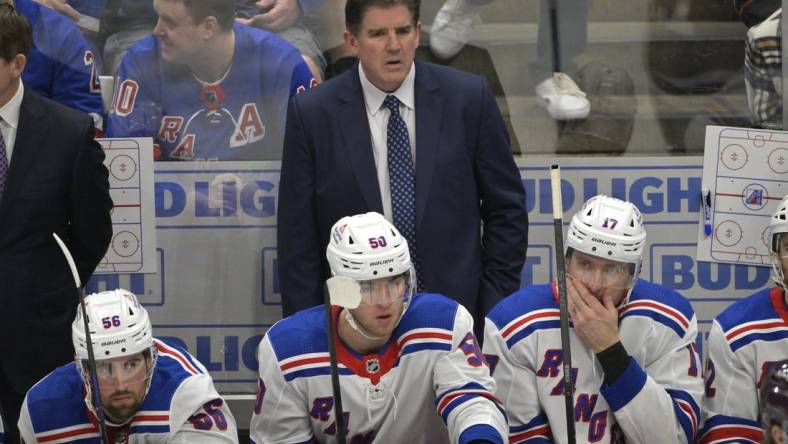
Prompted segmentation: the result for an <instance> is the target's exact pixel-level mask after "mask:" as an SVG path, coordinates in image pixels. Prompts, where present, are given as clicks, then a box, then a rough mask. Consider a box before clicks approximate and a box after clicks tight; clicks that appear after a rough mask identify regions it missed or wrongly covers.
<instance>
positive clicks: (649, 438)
mask: <svg viewBox="0 0 788 444" xmlns="http://www.w3.org/2000/svg"><path fill="white" fill-rule="evenodd" d="M697 334H698V323H697V319H696V318H695V316H693V317H692V320H691V321H690V325H689V328H688V329H687V330H686V331H685V332H684V335H683V336H682V337H679V336H678V335H677V334H676V333H675V332H674V331H673V330H671V329H669V328H667V327H665V326H662V325H661V324H659V325H657V326H656V327H655V330H654V332H653V333H652V335H654V337H656V338H658V339H654V340H655V341H656V342H657V344H658V345H657V346H656V347H655V348H656V350H657V352H656V353H655V356H654V358H653V360H650V362H649V363H647V364H646V365H645V367H642V366H641V365H640V364H639V363H638V361H636V360H635V359H634V358H633V359H631V360H630V363H629V366H628V367H627V369H626V370H625V371H624V373H623V374H622V375H621V376H620V377H619V378H618V379H617V380H616V381H615V382H614V383H613V384H612V385H607V384H605V383H603V384H602V387H601V393H602V396H604V397H605V400H606V401H607V403H608V405H610V408H611V410H612V411H613V414H614V415H615V417H616V421H617V423H618V425H619V426H620V427H621V431H622V432H623V433H624V436H625V437H626V442H627V443H649V442H655V438H654V437H662V438H661V439H662V440H659V441H656V442H665V443H694V442H695V438H696V436H697V433H698V427H699V421H700V400H701V396H702V392H703V381H702V379H701V377H700V368H699V367H700V363H699V361H700V358H699V357H698V353H697V351H696V350H695V346H694V344H695V339H696V337H697Z"/></svg>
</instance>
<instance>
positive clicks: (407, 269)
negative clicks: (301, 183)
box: [326, 212, 416, 339]
mask: <svg viewBox="0 0 788 444" xmlns="http://www.w3.org/2000/svg"><path fill="white" fill-rule="evenodd" d="M326 258H327V259H328V264H329V266H330V267H331V273H332V274H333V275H334V277H332V278H331V279H329V281H328V282H327V284H328V287H329V293H330V294H331V303H332V304H333V305H340V306H343V307H346V308H349V309H351V310H352V309H354V308H357V307H358V306H359V305H361V304H377V303H384V302H391V301H393V300H394V299H402V301H403V306H402V313H401V315H400V319H402V316H404V314H405V311H406V310H407V309H408V306H409V305H410V300H411V298H412V297H413V293H414V289H415V287H416V285H415V282H416V272H415V270H414V268H413V265H412V264H411V261H410V252H409V250H408V242H407V240H405V238H404V237H403V236H402V234H400V232H399V231H398V230H397V228H396V227H394V225H393V224H391V223H390V222H389V221H387V220H386V219H385V218H384V217H383V216H382V215H380V214H378V213H375V212H369V213H366V214H358V215H355V216H347V217H343V218H342V219H340V220H339V221H338V222H337V223H336V224H334V226H333V227H332V228H331V240H330V241H329V244H328V247H327V248H326ZM400 275H402V276H403V279H404V282H403V281H402V280H396V281H392V282H389V283H386V284H385V285H383V286H382V287H381V285H379V284H378V285H377V286H376V284H374V283H373V282H371V281H375V280H377V279H381V278H389V277H394V276H400ZM337 282H344V284H341V285H340V284H337ZM348 284H349V285H348ZM381 288H385V290H381ZM351 310H347V311H346V314H345V316H346V317H347V319H348V322H349V323H350V326H351V327H353V328H354V329H355V330H357V331H359V332H360V333H361V334H362V335H363V336H365V337H367V338H368V339H381V337H380V336H374V335H372V334H371V333H369V332H367V331H365V329H364V328H363V327H362V326H361V325H359V324H358V323H357V322H356V320H355V319H354V317H353V314H352V313H351ZM398 322H399V320H398Z"/></svg>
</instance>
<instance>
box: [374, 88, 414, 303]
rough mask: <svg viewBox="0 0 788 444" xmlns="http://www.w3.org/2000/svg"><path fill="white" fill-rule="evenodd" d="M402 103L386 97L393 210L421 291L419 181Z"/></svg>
mask: <svg viewBox="0 0 788 444" xmlns="http://www.w3.org/2000/svg"><path fill="white" fill-rule="evenodd" d="M399 103H400V102H399V100H398V99H397V98H396V97H395V96H386V100H384V101H383V104H384V105H386V108H388V109H389V111H390V113H391V114H390V116H389V124H388V129H387V135H386V145H387V147H388V161H389V186H390V188H391V210H392V212H393V213H394V226H395V227H397V229H398V230H399V231H400V233H402V235H403V236H405V239H407V240H408V247H410V257H411V260H412V262H413V266H414V268H416V278H417V285H416V288H417V290H418V291H421V290H422V288H423V286H422V279H421V270H419V268H420V266H421V263H420V261H419V256H418V255H417V254H416V178H415V176H414V174H413V159H412V157H411V153H410V139H409V138H408V127H407V126H405V121H404V120H402V117H401V116H400V115H399Z"/></svg>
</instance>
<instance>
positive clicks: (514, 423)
mask: <svg viewBox="0 0 788 444" xmlns="http://www.w3.org/2000/svg"><path fill="white" fill-rule="evenodd" d="M566 243H567V250H566V275H567V307H568V311H569V319H570V321H571V323H570V329H569V346H570V347H571V358H572V372H573V374H572V380H573V386H574V400H573V401H574V402H573V404H574V409H573V411H572V412H569V414H570V415H571V416H574V422H575V430H576V433H577V435H576V436H577V440H578V442H606V443H619V442H624V441H625V442H627V443H693V442H694V440H695V436H696V434H697V430H698V425H699V421H700V400H701V395H702V391H703V383H702V380H701V376H700V368H699V367H700V363H699V357H698V353H697V351H696V348H695V340H696V337H697V331H698V326H697V319H696V318H695V313H694V312H693V310H692V307H691V306H690V304H689V302H688V301H687V300H686V299H685V298H684V297H682V296H681V295H679V294H678V293H677V292H675V291H673V290H670V289H667V288H665V287H662V286H660V285H657V284H654V283H651V282H647V281H645V280H642V279H638V275H639V273H640V268H641V263H642V258H643V250H644V249H645V245H646V231H645V228H644V227H643V221H642V216H641V214H640V211H639V210H638V209H637V207H635V206H634V205H632V204H631V203H629V202H624V201H622V200H619V199H614V198H611V197H607V196H604V195H598V196H594V197H592V198H591V199H589V200H588V201H586V202H585V204H584V205H583V208H582V209H580V211H578V212H577V213H576V214H575V215H574V217H573V218H572V222H571V223H570V224H569V230H568V232H567V242H566ZM559 316H560V315H559V306H558V293H557V289H556V285H555V283H552V284H544V285H533V286H530V287H527V288H524V289H521V290H519V291H518V292H516V293H514V294H513V295H511V296H509V297H507V298H506V299H504V300H503V301H501V302H499V303H498V305H496V306H495V308H493V309H492V310H491V311H490V313H489V314H488V315H487V321H486V325H485V336H484V353H485V356H487V357H488V361H489V362H490V365H491V367H492V368H493V377H494V378H495V382H496V384H497V389H496V391H495V393H496V395H497V396H498V398H499V399H500V400H501V401H502V402H503V403H504V405H505V407H506V411H507V413H508V414H509V442H510V443H521V442H526V443H548V442H559V443H563V442H567V428H566V408H565V399H564V385H563V379H564V376H563V359H564V358H563V356H564V355H563V352H562V343H561V332H560V317H559ZM571 416H570V418H571Z"/></svg>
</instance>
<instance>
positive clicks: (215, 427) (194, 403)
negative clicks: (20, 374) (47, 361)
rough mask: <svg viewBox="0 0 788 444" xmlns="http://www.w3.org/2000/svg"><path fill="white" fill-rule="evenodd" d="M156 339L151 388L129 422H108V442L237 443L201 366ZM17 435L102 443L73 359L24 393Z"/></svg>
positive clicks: (50, 441) (55, 442)
mask: <svg viewBox="0 0 788 444" xmlns="http://www.w3.org/2000/svg"><path fill="white" fill-rule="evenodd" d="M155 341H156V348H157V351H158V360H157V361H156V367H155V368H154V371H153V376H152V379H151V385H150V390H148V394H147V396H146V397H145V400H144V401H143V403H142V406H141V407H140V411H139V412H137V414H136V415H134V417H132V418H131V419H130V420H129V421H128V422H126V423H125V424H112V423H109V422H108V423H107V430H108V434H109V439H110V442H113V443H118V444H143V443H151V444H152V443H169V444H174V443H182V444H186V443H195V444H206V443H216V444H226V443H237V442H238V431H237V429H236V426H235V419H234V418H233V415H232V413H231V412H230V409H229V408H228V407H227V404H226V403H225V402H224V400H223V399H222V398H221V396H219V394H218V393H217V392H216V389H215V388H214V386H213V380H212V379H211V377H210V375H208V372H207V370H206V369H205V367H203V365H202V364H200V362H199V361H197V360H196V359H195V358H194V357H193V356H191V355H190V354H189V353H188V352H186V351H184V350H182V349H180V348H178V347H176V346H171V345H168V344H166V343H164V342H163V341H161V340H159V339H155ZM19 433H20V435H21V437H22V439H23V440H24V442H25V443H26V444H33V443H47V444H60V443H80V444H91V443H95V444H100V443H101V439H100V437H99V428H98V422H97V420H96V417H95V415H94V414H93V412H92V411H90V410H88V408H87V406H86V405H85V387H84V384H83V382H82V378H81V377H80V376H79V370H78V369H77V367H76V365H75V364H74V363H70V364H67V365H64V366H62V367H59V368H57V369H55V370H54V371H53V372H51V373H50V374H48V375H47V376H45V377H44V379H42V380H41V381H39V382H38V383H36V385H34V386H33V387H32V388H31V389H30V390H29V391H28V392H27V396H25V401H24V403H23V404H22V411H21V412H20V418H19Z"/></svg>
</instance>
